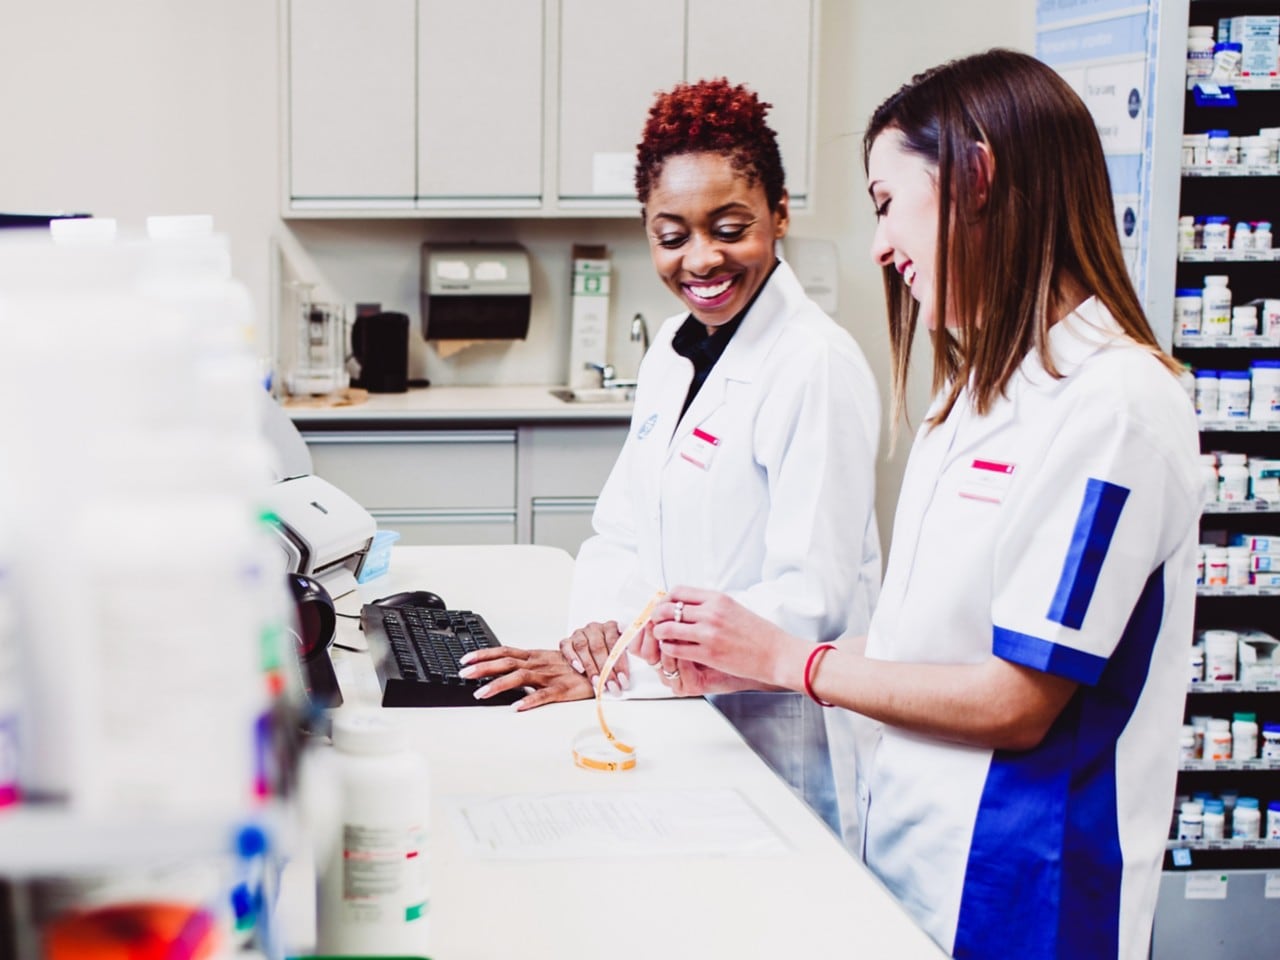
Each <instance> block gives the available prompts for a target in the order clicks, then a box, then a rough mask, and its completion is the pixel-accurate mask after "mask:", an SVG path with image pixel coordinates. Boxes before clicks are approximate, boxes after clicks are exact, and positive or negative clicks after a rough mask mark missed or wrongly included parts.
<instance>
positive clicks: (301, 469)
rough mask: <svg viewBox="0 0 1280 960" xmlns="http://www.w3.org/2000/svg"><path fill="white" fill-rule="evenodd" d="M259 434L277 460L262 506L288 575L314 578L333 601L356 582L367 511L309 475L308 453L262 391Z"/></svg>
mask: <svg viewBox="0 0 1280 960" xmlns="http://www.w3.org/2000/svg"><path fill="white" fill-rule="evenodd" d="M263 397H264V398H265V406H264V410H263V430H264V433H265V435H266V437H267V440H268V442H269V443H270V445H271V447H272V449H273V450H274V451H275V453H276V456H277V460H278V462H277V464H276V466H275V476H276V483H274V484H272V485H271V486H270V487H269V488H268V489H267V490H266V506H267V508H268V509H269V510H270V511H271V512H272V513H273V514H275V517H276V519H277V521H278V522H276V523H275V524H273V527H274V529H275V531H276V533H277V534H278V540H279V543H280V546H281V548H282V549H283V550H284V553H285V558H286V560H287V562H288V565H289V572H290V573H301V574H305V575H306V576H309V577H312V578H313V579H315V580H318V581H319V582H320V584H321V586H323V587H324V588H325V590H327V591H328V592H329V596H330V597H333V598H334V599H337V598H338V597H341V596H343V595H344V594H347V593H350V592H351V591H352V590H354V589H355V588H356V578H357V577H358V576H359V575H360V571H361V569H363V567H364V561H365V557H367V556H368V554H369V547H370V545H371V544H372V543H373V536H374V534H375V533H377V528H378V525H377V522H376V521H375V520H374V519H373V517H372V516H371V515H370V513H369V511H368V510H366V509H365V508H364V507H362V506H360V504H358V503H356V501H355V500H353V499H352V498H351V497H350V496H348V495H347V494H345V493H343V492H342V491H341V490H339V489H338V488H337V487H335V486H334V485H333V484H331V483H329V482H328V481H327V480H322V479H321V478H320V477H317V476H315V475H314V474H312V473H311V470H312V464H311V454H310V452H309V451H308V450H307V445H306V443H305V442H304V441H303V439H302V436H301V435H300V434H299V433H298V429H297V427H295V426H294V425H293V421H291V420H290V419H289V417H288V416H287V415H286V414H285V413H284V411H283V410H281V409H280V406H279V404H277V403H276V402H275V401H274V400H273V399H271V397H270V396H268V395H267V394H266V393H265V392H264V394H263Z"/></svg>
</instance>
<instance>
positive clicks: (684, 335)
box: [671, 259, 779, 423]
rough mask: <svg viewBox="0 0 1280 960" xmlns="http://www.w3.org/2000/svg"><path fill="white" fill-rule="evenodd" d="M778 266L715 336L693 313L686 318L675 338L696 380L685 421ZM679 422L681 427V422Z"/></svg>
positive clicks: (775, 265)
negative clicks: (712, 369) (695, 398)
mask: <svg viewBox="0 0 1280 960" xmlns="http://www.w3.org/2000/svg"><path fill="white" fill-rule="evenodd" d="M778 263H779V261H778V260H776V259H775V260H774V261H773V266H772V267H770V268H769V272H768V273H767V274H766V275H765V278H764V280H762V281H761V282H760V286H758V287H756V292H755V293H753V294H752V295H751V299H750V300H748V301H747V305H746V306H745V307H743V308H742V309H741V310H739V311H738V312H737V314H736V315H735V316H734V318H733V319H732V320H730V321H729V322H728V323H725V324H721V325H720V326H719V327H716V329H715V332H714V333H708V332H707V327H706V325H705V324H704V323H702V322H701V321H700V320H698V318H697V317H695V316H694V315H693V314H692V313H691V314H689V316H688V317H687V318H685V321H684V323H682V324H681V325H680V329H679V330H677V331H676V333H675V336H674V337H672V338H671V349H672V350H674V351H675V352H676V353H678V354H680V356H682V357H684V358H685V359H686V360H688V361H689V362H690V363H692V364H693V380H691V381H690V382H689V392H688V393H687V394H685V398H684V406H682V407H681V408H680V418H681V419H683V417H684V414H685V411H686V410H688V409H689V404H691V403H693V398H694V397H696V396H697V395H698V391H699V390H701V389H702V385H703V384H704V383H706V382H707V375H708V374H709V373H711V368H712V367H714V366H715V365H716V361H717V360H719V359H720V357H721V356H723V355H724V352H725V350H726V349H727V348H728V346H729V341H730V340H732V339H733V335H734V334H735V333H737V331H738V327H740V326H742V318H743V317H745V316H746V315H747V313H748V311H750V309H751V308H752V307H753V306H754V305H755V302H756V300H757V299H758V298H759V296H760V291H761V290H763V289H764V288H765V284H767V283H768V282H769V278H770V277H772V276H773V271H775V270H777V269H778ZM676 422H677V423H678V422H679V420H677V421H676Z"/></svg>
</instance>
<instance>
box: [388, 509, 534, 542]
mask: <svg viewBox="0 0 1280 960" xmlns="http://www.w3.org/2000/svg"><path fill="white" fill-rule="evenodd" d="M371 512H372V513H373V519H374V520H376V521H377V523H378V529H379V530H395V531H396V532H397V533H399V534H400V539H399V540H398V541H397V543H399V544H400V545H401V546H412V547H422V546H427V547H451V546H458V545H460V544H476V543H479V544H486V545H488V544H511V543H515V542H516V515H515V514H514V513H512V512H509V511H501V510H494V511H480V510H421V511H416V512H408V511H404V512H393V511H386V510H374V511H371Z"/></svg>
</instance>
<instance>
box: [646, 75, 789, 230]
mask: <svg viewBox="0 0 1280 960" xmlns="http://www.w3.org/2000/svg"><path fill="white" fill-rule="evenodd" d="M771 106H773V104H770V103H765V102H764V101H763V100H761V99H760V98H759V97H757V96H756V95H755V94H754V93H753V92H752V91H750V90H748V89H747V88H746V87H744V86H742V84H738V85H736V86H735V85H733V84H731V83H729V81H728V80H727V79H725V78H724V77H718V78H717V79H715V80H699V81H698V82H697V83H681V84H677V85H676V86H675V87H674V88H672V89H671V90H670V91H669V92H666V93H659V94H658V98H657V99H656V100H655V101H654V103H653V106H652V107H650V108H649V119H648V120H647V121H646V122H645V125H644V135H643V137H642V138H641V140H640V142H639V143H638V144H637V145H636V196H638V197H639V198H640V204H641V206H644V205H645V204H647V203H648V202H649V192H650V191H651V190H652V189H653V185H654V184H655V183H656V182H657V181H658V178H659V177H660V176H661V175H662V167H663V164H665V163H666V162H667V158H668V157H672V156H676V155H678V154H683V153H719V154H723V155H724V156H726V157H728V159H729V162H730V163H731V164H732V166H733V168H734V169H735V170H737V171H738V172H739V173H742V174H743V175H745V176H746V178H747V182H748V183H752V184H756V183H759V184H760V185H762V186H763V187H764V195H765V199H766V200H767V201H768V202H769V209H770V210H777V209H778V205H779V204H780V203H781V202H782V194H783V192H784V190H785V186H786V181H785V178H784V176H783V172H782V154H781V152H780V151H779V150H778V137H777V134H775V133H774V132H773V130H772V129H770V127H769V125H768V124H767V123H765V119H764V116H765V114H766V113H768V111H769V108H770V107H771Z"/></svg>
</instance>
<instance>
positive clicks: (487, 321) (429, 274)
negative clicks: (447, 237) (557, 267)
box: [422, 243, 533, 340]
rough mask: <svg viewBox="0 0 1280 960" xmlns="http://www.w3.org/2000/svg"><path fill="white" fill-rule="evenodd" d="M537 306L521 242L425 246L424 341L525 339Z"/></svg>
mask: <svg viewBox="0 0 1280 960" xmlns="http://www.w3.org/2000/svg"><path fill="white" fill-rule="evenodd" d="M532 304H533V296H532V291H531V288H530V285H529V254H528V252H527V251H526V250H525V249H524V247H522V246H521V245H520V244H518V243H502V244H479V243H476V244H466V245H455V246H444V245H437V244H430V243H424V244H423V245H422V336H423V338H424V339H426V340H511V339H524V337H525V336H526V335H528V333H529V313H530V308H531V306H532Z"/></svg>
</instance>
